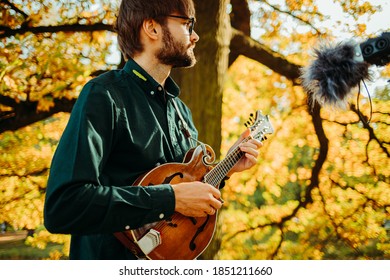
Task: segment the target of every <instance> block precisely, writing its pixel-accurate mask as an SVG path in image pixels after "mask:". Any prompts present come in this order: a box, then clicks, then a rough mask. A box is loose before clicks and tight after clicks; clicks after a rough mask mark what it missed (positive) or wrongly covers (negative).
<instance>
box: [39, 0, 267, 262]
mask: <svg viewBox="0 0 390 280" xmlns="http://www.w3.org/2000/svg"><path fill="white" fill-rule="evenodd" d="M194 16H195V10H194V5H193V2H192V0H170V1H161V0H160V1H159V0H149V1H143V0H123V1H122V3H121V6H120V8H119V13H118V19H117V24H116V28H117V32H118V42H119V46H120V48H121V51H122V52H123V55H124V57H125V58H126V59H127V63H126V65H125V67H124V69H122V70H113V71H110V72H108V73H106V74H103V75H101V76H99V77H97V78H95V79H93V80H91V81H90V82H88V83H87V84H86V85H85V86H84V88H83V90H82V91H81V93H80V96H79V98H78V100H77V102H76V104H75V106H74V108H73V111H72V114H71V116H70V119H69V123H68V125H67V127H66V129H65V131H64V134H63V136H62V138H61V140H60V143H59V145H58V148H57V150H56V153H55V155H54V157H53V161H52V166H51V170H50V175H49V180H48V186H47V194H46V201H45V211H44V212H45V213H44V214H45V226H46V228H47V229H48V230H49V231H50V232H53V233H67V234H72V237H71V248H70V258H71V259H136V257H135V256H134V255H133V254H132V253H131V252H130V251H129V250H128V249H127V248H126V247H125V246H123V245H122V244H121V243H120V242H119V241H118V240H117V238H116V237H115V236H114V235H113V233H114V232H118V231H124V230H128V229H135V228H138V227H141V226H142V225H145V224H148V223H152V222H156V221H160V220H163V219H166V218H168V217H169V216H171V215H172V214H173V213H174V212H175V211H176V212H179V213H181V214H183V215H186V216H190V217H203V216H206V215H213V214H215V211H216V210H217V209H219V208H220V207H221V200H220V197H221V193H220V191H219V190H218V189H216V188H214V187H212V186H211V185H209V184H205V183H202V182H186V183H179V184H174V185H170V184H161V185H155V186H148V187H140V186H132V184H133V182H134V181H135V180H136V178H137V177H139V176H140V175H141V174H143V173H145V172H146V171H148V170H150V169H152V168H153V167H155V166H157V165H159V164H162V163H166V162H182V161H183V158H184V155H185V153H186V152H187V151H188V150H189V149H190V148H191V142H192V140H191V138H187V137H186V135H185V134H184V133H183V132H182V130H181V127H180V125H179V123H181V119H180V118H182V119H183V121H184V122H186V123H187V124H188V132H189V134H191V135H192V137H193V138H196V137H197V130H196V128H195V126H194V124H193V122H192V117H191V113H190V110H189V109H188V108H187V106H186V105H185V104H184V103H183V102H182V101H181V100H180V99H179V98H178V97H177V96H178V95H179V88H178V86H177V85H176V84H175V83H174V81H173V80H172V79H171V78H170V77H169V74H170V71H171V69H172V68H173V67H190V66H193V65H194V64H195V62H196V60H195V57H194V52H193V49H194V47H195V43H196V42H197V41H198V40H199V36H198V35H197V34H196V32H195V31H194V30H193V26H194V22H195V20H194ZM175 104H176V107H177V108H175ZM180 115H181V117H180ZM246 133H247V132H246ZM246 135H247V134H245V133H244V134H243V135H242V137H244V136H246ZM260 146H261V143H260V142H259V141H256V140H250V141H248V142H246V143H245V144H242V145H241V146H240V149H241V150H242V152H244V153H245V157H243V158H242V160H240V161H239V162H238V163H237V164H236V165H235V166H234V167H233V169H232V170H231V172H230V173H229V174H228V175H231V174H233V173H234V172H239V171H242V170H245V169H248V168H250V167H252V166H253V165H254V164H255V163H256V160H257V156H258V151H257V150H258V148H259V147H260Z"/></svg>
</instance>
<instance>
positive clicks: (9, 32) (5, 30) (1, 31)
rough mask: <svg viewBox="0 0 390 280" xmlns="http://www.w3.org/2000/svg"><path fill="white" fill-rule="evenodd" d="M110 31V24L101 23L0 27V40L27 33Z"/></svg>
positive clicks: (111, 27)
mask: <svg viewBox="0 0 390 280" xmlns="http://www.w3.org/2000/svg"><path fill="white" fill-rule="evenodd" d="M104 30H106V31H111V32H114V26H113V25H111V24H104V23H101V22H98V23H94V24H90V25H84V24H78V23H76V24H64V25H56V26H52V25H49V26H26V25H23V26H21V27H20V28H16V29H12V28H9V27H7V26H0V39H1V38H7V37H10V36H14V35H17V34H19V35H21V34H25V33H27V32H31V33H33V34H41V33H57V32H91V31H104Z"/></svg>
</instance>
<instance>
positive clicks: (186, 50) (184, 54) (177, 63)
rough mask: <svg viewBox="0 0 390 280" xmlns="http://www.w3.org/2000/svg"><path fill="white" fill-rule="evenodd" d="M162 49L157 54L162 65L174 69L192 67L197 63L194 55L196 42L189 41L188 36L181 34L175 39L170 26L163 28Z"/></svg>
mask: <svg viewBox="0 0 390 280" xmlns="http://www.w3.org/2000/svg"><path fill="white" fill-rule="evenodd" d="M162 30H163V39H162V47H161V49H160V50H159V51H158V52H157V58H158V59H159V60H160V62H161V63H162V64H165V65H171V66H172V67H174V68H176V67H191V66H194V65H195V63H196V58H195V54H194V48H195V42H191V41H190V40H188V38H189V35H188V34H179V35H180V36H178V37H179V38H180V39H175V38H174V36H173V35H172V34H171V32H170V30H169V28H168V26H166V25H164V26H162Z"/></svg>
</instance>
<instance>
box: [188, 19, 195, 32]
mask: <svg viewBox="0 0 390 280" xmlns="http://www.w3.org/2000/svg"><path fill="white" fill-rule="evenodd" d="M190 20H191V24H190V28H189V29H188V32H189V33H190V35H191V34H192V31H193V30H194V25H195V19H194V18H191V19H190Z"/></svg>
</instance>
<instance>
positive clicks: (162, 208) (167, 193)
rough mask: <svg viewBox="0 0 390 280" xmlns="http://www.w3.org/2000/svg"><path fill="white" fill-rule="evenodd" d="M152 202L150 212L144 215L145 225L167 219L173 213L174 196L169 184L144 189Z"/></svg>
mask: <svg viewBox="0 0 390 280" xmlns="http://www.w3.org/2000/svg"><path fill="white" fill-rule="evenodd" d="M145 188H146V190H147V192H148V193H149V195H150V197H151V201H152V210H151V211H150V212H149V213H148V215H146V217H145V219H146V223H151V222H157V221H161V220H164V219H167V218H169V217H170V216H172V215H173V213H174V212H175V194H174V191H173V189H172V187H171V185H169V184H164V185H158V186H148V187H145Z"/></svg>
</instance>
